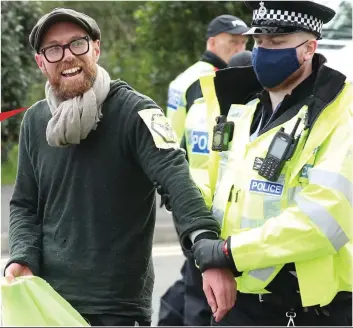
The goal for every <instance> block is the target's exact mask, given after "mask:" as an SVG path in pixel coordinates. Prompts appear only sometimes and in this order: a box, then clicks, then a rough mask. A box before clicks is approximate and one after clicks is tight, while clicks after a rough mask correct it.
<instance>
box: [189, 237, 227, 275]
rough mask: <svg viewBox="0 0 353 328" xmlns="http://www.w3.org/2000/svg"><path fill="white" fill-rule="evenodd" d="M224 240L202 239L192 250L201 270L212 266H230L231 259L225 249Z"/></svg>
mask: <svg viewBox="0 0 353 328" xmlns="http://www.w3.org/2000/svg"><path fill="white" fill-rule="evenodd" d="M223 246H224V240H219V239H217V240H214V239H201V240H199V241H198V242H196V243H195V244H194V245H193V246H192V248H191V250H192V253H193V255H194V258H195V261H196V264H197V266H198V267H199V269H200V270H201V272H204V271H205V270H207V269H212V268H230V261H229V259H228V258H227V256H226V254H225V253H224V251H223Z"/></svg>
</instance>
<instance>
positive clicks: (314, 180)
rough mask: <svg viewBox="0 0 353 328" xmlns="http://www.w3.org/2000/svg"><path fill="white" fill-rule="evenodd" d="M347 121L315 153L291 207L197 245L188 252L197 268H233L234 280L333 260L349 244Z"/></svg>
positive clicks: (351, 157) (352, 152) (351, 144)
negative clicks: (222, 239) (257, 223)
mask: <svg viewBox="0 0 353 328" xmlns="http://www.w3.org/2000/svg"><path fill="white" fill-rule="evenodd" d="M351 122H352V118H351V117H345V119H342V121H341V124H340V125H339V126H338V127H337V128H336V129H335V130H334V131H333V132H332V133H331V135H330V137H328V139H327V140H326V142H325V143H324V144H323V145H322V146H321V148H320V149H319V150H318V153H317V155H316V160H315V165H314V167H313V168H312V169H310V170H309V172H308V180H309V183H308V185H307V186H306V187H305V188H303V189H302V190H301V191H300V192H299V193H298V194H297V196H296V198H295V204H294V205H293V206H291V207H288V208H287V209H285V210H284V211H283V212H282V213H281V214H280V215H279V216H276V217H273V218H270V219H268V220H266V222H265V223H264V225H263V226H261V227H258V228H255V229H250V230H246V229H241V230H239V231H238V232H237V233H235V234H234V235H232V236H230V237H229V238H228V239H227V240H226V241H225V242H220V241H217V242H212V241H207V242H206V241H203V240H201V241H200V243H198V245H195V246H194V248H193V251H194V255H195V257H196V261H197V262H199V264H200V267H202V268H203V269H207V268H210V267H232V266H233V269H234V271H235V273H236V274H238V275H239V272H244V271H250V270H255V269H261V268H269V267H273V266H276V265H279V264H286V263H292V262H300V261H305V260H311V259H315V258H319V257H324V256H328V255H334V254H337V253H338V252H339V251H340V249H341V248H342V247H343V246H345V245H346V244H347V243H349V242H352V222H351V217H352V215H353V208H352V204H353V199H352V196H353V169H352V161H353V139H352V123H351ZM254 206H256V204H254ZM214 250H217V252H215V251H214ZM212 252H214V253H212ZM226 257H227V258H228V259H227V258H226ZM234 265H235V266H234Z"/></svg>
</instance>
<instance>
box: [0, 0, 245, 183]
mask: <svg viewBox="0 0 353 328" xmlns="http://www.w3.org/2000/svg"><path fill="white" fill-rule="evenodd" d="M57 7H66V8H72V9H75V10H78V11H81V12H84V13H86V14H88V15H90V16H92V17H93V18H94V19H95V20H96V21H97V23H98V25H99V27H100V29H101V32H102V40H101V57H100V62H99V63H100V65H101V66H103V67H104V68H105V69H107V71H108V72H109V73H110V75H111V77H112V79H122V80H124V81H126V82H127V83H129V84H130V85H131V86H132V87H133V88H135V89H136V90H138V91H139V92H141V93H144V94H146V95H148V96H149V97H151V98H152V99H154V100H155V101H156V102H157V103H158V104H159V105H160V106H161V107H162V108H163V109H165V107H166V101H167V90H168V85H169V83H170V82H171V81H172V80H173V79H174V78H175V77H176V76H177V75H178V74H179V73H181V72H182V71H183V70H185V69H186V68H187V67H188V66H190V65H192V64H193V63H194V62H196V61H197V60H198V59H199V57H200V55H201V54H202V53H203V51H204V49H205V33H206V28H207V25H208V23H209V22H210V21H211V20H212V19H213V18H214V17H216V16H218V15H221V14H233V15H235V16H239V17H241V18H242V19H243V20H245V21H246V23H248V24H249V23H250V21H251V12H250V11H249V10H248V9H247V8H246V7H245V5H244V4H243V2H242V1H82V2H81V1H4V2H2V3H1V28H2V33H1V81H2V83H1V110H2V111H8V110H11V109H16V108H19V107H28V106H31V105H32V104H33V103H35V102H37V101H38V100H40V99H42V98H44V82H45V79H44V77H43V76H42V75H41V73H40V71H39V69H38V68H37V66H36V63H35V60H34V52H33V50H32V49H31V48H30V46H29V44H28V36H29V34H30V31H31V29H32V27H33V26H34V25H35V23H36V22H37V20H38V19H39V18H40V17H41V16H42V15H43V14H45V13H47V12H48V11H50V10H52V9H54V8H57ZM250 46H251V44H249V47H250ZM22 117H23V115H18V116H16V117H13V118H11V119H8V120H6V121H4V122H2V129H1V153H2V183H5V181H6V183H11V182H12V180H13V175H14V174H15V173H14V172H15V171H16V170H15V169H14V168H13V167H14V166H16V161H17V158H16V156H15V155H14V154H15V153H16V152H17V147H16V145H17V140H18V131H19V124H20V122H21V120H22ZM12 161H13V162H14V163H11V162H12Z"/></svg>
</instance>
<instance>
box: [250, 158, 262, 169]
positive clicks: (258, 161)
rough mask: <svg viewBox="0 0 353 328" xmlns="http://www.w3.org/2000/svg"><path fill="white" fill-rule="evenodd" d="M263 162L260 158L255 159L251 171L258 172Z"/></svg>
mask: <svg viewBox="0 0 353 328" xmlns="http://www.w3.org/2000/svg"><path fill="white" fill-rule="evenodd" d="M263 162H264V159H263V158H261V157H255V160H254V164H253V167H252V168H253V170H255V171H258V170H260V168H261V166H262V163H263Z"/></svg>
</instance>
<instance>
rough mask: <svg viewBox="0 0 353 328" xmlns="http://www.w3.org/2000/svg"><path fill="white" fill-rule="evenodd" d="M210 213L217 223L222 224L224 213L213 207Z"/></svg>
mask: <svg viewBox="0 0 353 328" xmlns="http://www.w3.org/2000/svg"><path fill="white" fill-rule="evenodd" d="M212 213H213V215H214V217H215V218H216V219H217V221H218V222H219V223H221V224H222V222H223V216H224V211H222V210H220V209H219V208H217V207H214V206H213V207H212Z"/></svg>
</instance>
